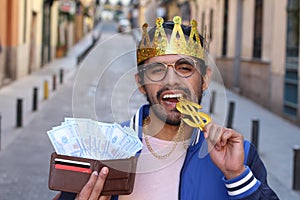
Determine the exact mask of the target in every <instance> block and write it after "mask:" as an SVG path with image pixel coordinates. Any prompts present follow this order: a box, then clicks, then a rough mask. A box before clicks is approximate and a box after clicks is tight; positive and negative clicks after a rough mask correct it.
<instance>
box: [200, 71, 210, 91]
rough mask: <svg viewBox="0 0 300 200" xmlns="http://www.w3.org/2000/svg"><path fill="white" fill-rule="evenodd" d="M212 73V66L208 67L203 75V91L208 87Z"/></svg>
mask: <svg viewBox="0 0 300 200" xmlns="http://www.w3.org/2000/svg"><path fill="white" fill-rule="evenodd" d="M211 74H212V71H211V68H210V67H207V68H206V73H205V75H204V76H202V77H203V79H202V80H203V83H202V91H205V90H206V89H207V88H208V86H209V83H210V80H211Z"/></svg>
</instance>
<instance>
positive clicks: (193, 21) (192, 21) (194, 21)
mask: <svg viewBox="0 0 300 200" xmlns="http://www.w3.org/2000/svg"><path fill="white" fill-rule="evenodd" d="M197 25H198V24H197V22H196V20H194V19H192V20H191V26H192V27H197Z"/></svg>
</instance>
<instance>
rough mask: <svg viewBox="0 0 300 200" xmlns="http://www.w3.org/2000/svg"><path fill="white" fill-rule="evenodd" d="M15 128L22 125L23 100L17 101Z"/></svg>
mask: <svg viewBox="0 0 300 200" xmlns="http://www.w3.org/2000/svg"><path fill="white" fill-rule="evenodd" d="M16 121H17V122H16V127H17V128H19V127H22V125H23V99H17V119H16Z"/></svg>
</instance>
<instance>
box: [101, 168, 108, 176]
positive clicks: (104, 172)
mask: <svg viewBox="0 0 300 200" xmlns="http://www.w3.org/2000/svg"><path fill="white" fill-rule="evenodd" d="M101 172H102V173H103V174H105V175H106V174H108V168H107V167H103V168H102V169H101Z"/></svg>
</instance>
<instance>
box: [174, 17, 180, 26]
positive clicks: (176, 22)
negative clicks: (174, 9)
mask: <svg viewBox="0 0 300 200" xmlns="http://www.w3.org/2000/svg"><path fill="white" fill-rule="evenodd" d="M173 22H174V23H175V24H181V17H179V16H175V17H174V18H173Z"/></svg>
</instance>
